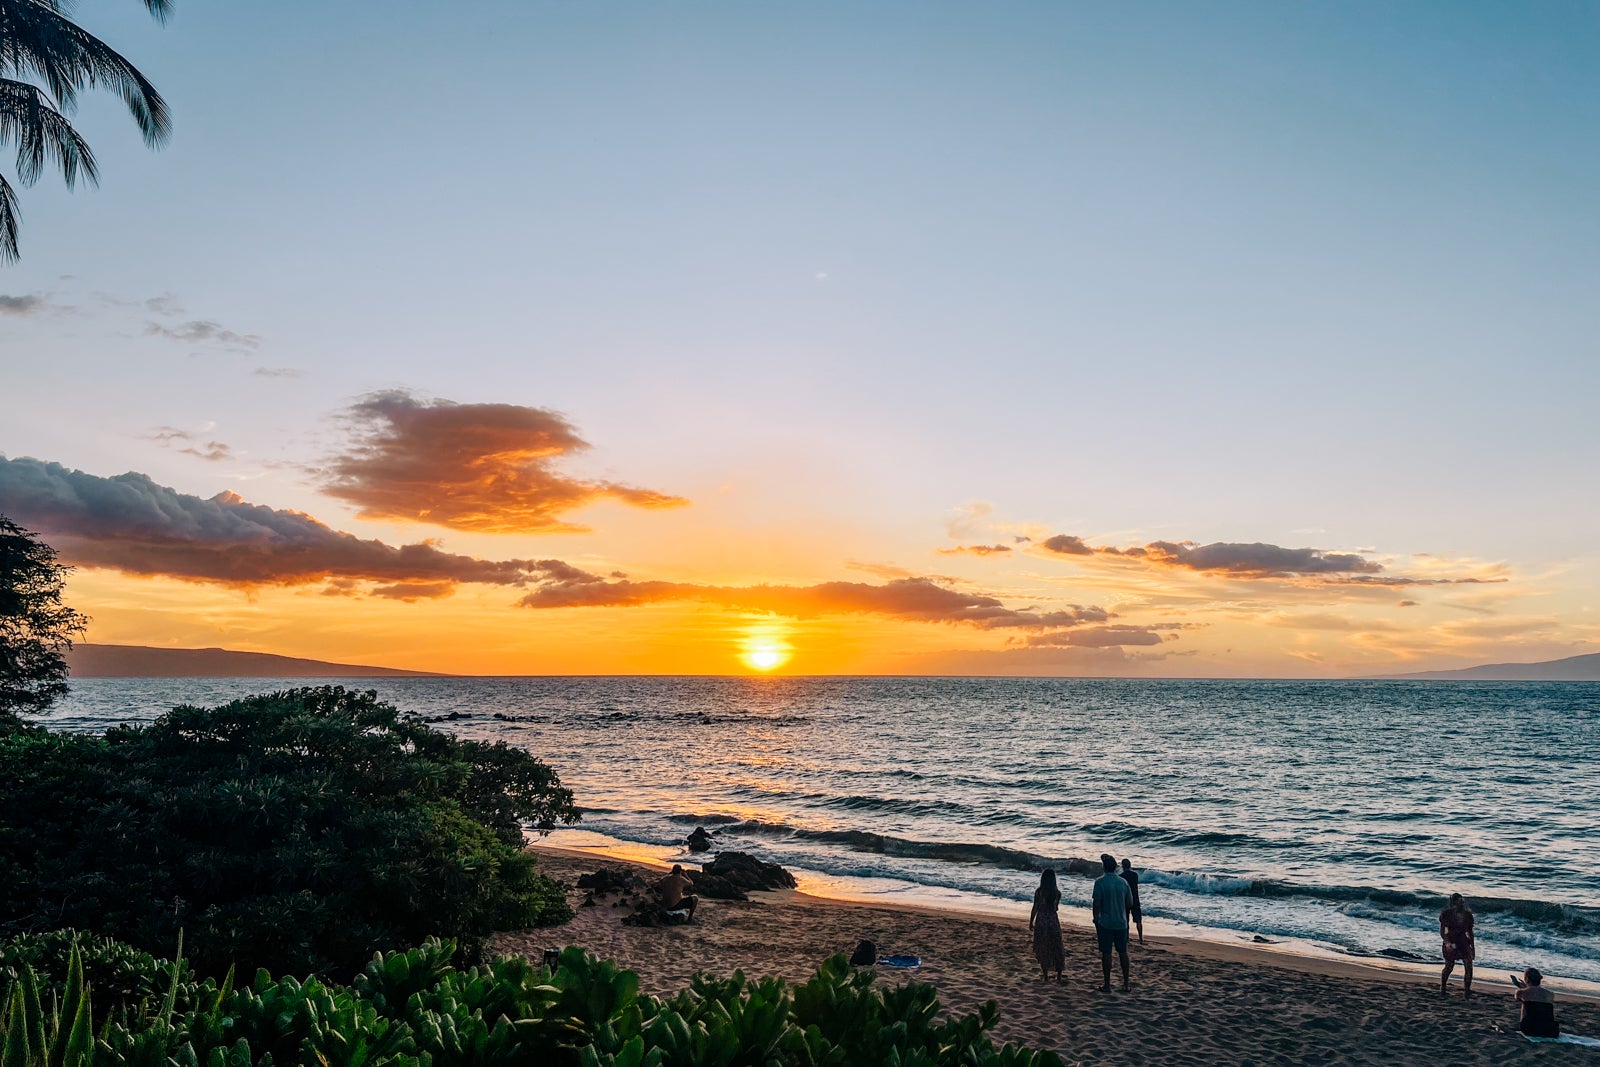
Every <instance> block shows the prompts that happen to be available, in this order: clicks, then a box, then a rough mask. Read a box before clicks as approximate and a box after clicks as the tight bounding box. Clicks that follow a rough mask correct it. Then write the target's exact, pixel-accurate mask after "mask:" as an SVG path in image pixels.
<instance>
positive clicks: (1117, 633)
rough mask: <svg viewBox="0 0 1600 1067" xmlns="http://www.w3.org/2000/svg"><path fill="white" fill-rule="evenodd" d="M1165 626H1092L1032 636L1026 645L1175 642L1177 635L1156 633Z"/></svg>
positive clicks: (1105, 645)
mask: <svg viewBox="0 0 1600 1067" xmlns="http://www.w3.org/2000/svg"><path fill="white" fill-rule="evenodd" d="M1168 628H1169V627H1165V626H1160V625H1157V626H1094V627H1089V628H1086V629H1082V630H1060V631H1056V632H1053V633H1045V634H1034V635H1033V636H1031V637H1029V638H1028V640H1027V643H1028V644H1029V645H1032V646H1035V647H1042V646H1048V645H1070V646H1073V647H1077V648H1120V647H1122V646H1123V645H1159V644H1161V643H1162V642H1163V641H1176V640H1177V639H1178V635H1177V634H1173V633H1167V634H1162V633H1157V632H1156V631H1158V630H1163V629H1168Z"/></svg>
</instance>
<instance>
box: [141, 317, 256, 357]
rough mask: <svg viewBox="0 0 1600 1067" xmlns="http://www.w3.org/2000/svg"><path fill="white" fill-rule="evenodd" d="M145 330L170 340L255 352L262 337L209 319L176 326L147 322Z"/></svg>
mask: <svg viewBox="0 0 1600 1067" xmlns="http://www.w3.org/2000/svg"><path fill="white" fill-rule="evenodd" d="M144 332H145V334H146V335H147V336H150V337H165V338H166V339H167V340H169V341H181V342H183V343H184V344H196V345H213V346H216V347H220V348H228V349H234V350H236V351H249V352H253V351H255V350H256V349H258V348H260V347H261V338H259V337H257V336H256V335H255V334H253V333H238V332H235V331H234V330H229V329H225V328H224V327H223V326H222V325H221V324H219V323H215V322H211V321H210V320H208V319H191V320H189V321H188V322H182V323H179V324H178V325H176V326H168V325H166V324H165V323H161V322H147V323H145V326H144Z"/></svg>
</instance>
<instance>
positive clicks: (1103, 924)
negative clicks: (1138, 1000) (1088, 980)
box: [1091, 853, 1133, 993]
mask: <svg viewBox="0 0 1600 1067" xmlns="http://www.w3.org/2000/svg"><path fill="white" fill-rule="evenodd" d="M1100 864H1101V866H1103V867H1105V869H1106V873H1104V874H1102V875H1101V876H1100V877H1099V878H1096V879H1095V880H1094V903H1093V904H1092V905H1091V910H1092V914H1093V915H1094V936H1095V940H1096V941H1097V942H1099V945H1100V973H1101V976H1102V977H1103V978H1104V981H1103V982H1102V983H1101V984H1100V992H1102V993H1109V992H1111V950H1112V949H1113V948H1115V949H1116V950H1117V955H1118V956H1119V957H1120V958H1121V960H1122V991H1123V992H1124V993H1126V992H1127V991H1128V912H1129V911H1131V910H1132V909H1133V894H1132V893H1131V892H1129V890H1128V883H1127V882H1124V881H1123V880H1122V877H1121V876H1120V875H1119V874H1117V860H1116V857H1115V856H1112V855H1109V854H1107V853H1101V855H1100Z"/></svg>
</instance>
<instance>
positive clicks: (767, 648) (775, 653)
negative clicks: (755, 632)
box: [739, 641, 789, 671]
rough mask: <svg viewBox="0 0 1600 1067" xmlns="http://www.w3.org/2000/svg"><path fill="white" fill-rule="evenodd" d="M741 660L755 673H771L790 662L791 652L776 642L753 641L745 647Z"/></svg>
mask: <svg viewBox="0 0 1600 1067" xmlns="http://www.w3.org/2000/svg"><path fill="white" fill-rule="evenodd" d="M739 658H740V659H742V660H744V663H745V666H747V667H749V668H750V669H751V670H754V671H771V670H776V669H777V668H779V667H781V666H783V665H784V664H785V663H787V662H788V660H789V650H788V649H787V648H785V647H783V646H782V645H780V644H778V643H777V642H776V641H752V642H750V643H749V644H748V645H746V646H745V649H744V651H743V652H741V653H739Z"/></svg>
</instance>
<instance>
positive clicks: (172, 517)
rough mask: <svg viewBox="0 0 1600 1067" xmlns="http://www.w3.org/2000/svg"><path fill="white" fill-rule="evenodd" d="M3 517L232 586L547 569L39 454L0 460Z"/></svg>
mask: <svg viewBox="0 0 1600 1067" xmlns="http://www.w3.org/2000/svg"><path fill="white" fill-rule="evenodd" d="M0 513H3V514H5V515H6V516H7V517H9V518H10V519H12V521H14V522H17V523H20V524H21V525H23V526H27V527H29V528H30V529H33V530H35V531H37V532H38V533H40V534H41V535H43V536H44V537H45V538H46V539H47V540H49V541H50V543H51V544H53V545H54V546H55V547H56V548H57V549H58V550H59V551H60V552H61V554H62V556H63V557H64V558H65V559H66V560H67V561H68V562H72V563H79V564H83V565H85V566H91V567H107V568H111V569H114V570H119V571H124V572H126V573H130V574H149V575H166V576H169V577H173V578H181V579H185V580H188V581H197V582H217V583H221V584H224V585H233V586H252V585H305V584H311V583H316V582H321V581H324V580H326V579H329V578H344V579H356V580H362V581H368V582H379V583H383V584H385V585H391V586H392V585H404V584H406V583H417V582H428V583H444V584H454V583H457V582H474V583H484V584H490V585H509V586H521V585H526V584H527V583H528V582H529V581H530V580H532V579H533V578H535V577H538V576H540V575H542V574H544V573H545V571H544V565H543V564H542V563H540V562H539V561H535V560H519V559H513V560H503V561H491V560H482V559H476V558H473V557H471V556H460V555H455V554H452V553H449V552H445V551H443V550H442V549H440V548H439V547H437V546H436V545H434V544H430V543H428V542H421V543H418V544H410V545H398V546H396V545H390V544H386V543H384V542H382V541H376V540H364V539H362V538H359V537H356V536H355V535H354V534H349V533H343V532H341V531H338V530H335V529H333V528H331V527H329V526H327V525H326V524H324V523H322V522H319V521H317V520H316V519H314V518H312V517H311V516H310V515H306V514H304V513H303V512H298V511H279V510H275V509H273V508H268V507H262V506H260V505H257V504H251V503H248V502H247V501H245V500H244V499H243V498H241V497H240V496H238V495H237V494H236V493H231V492H223V493H218V494H217V495H216V496H214V497H211V498H209V499H202V498H200V497H197V496H190V495H188V494H186V493H179V492H177V491H176V490H173V489H169V488H167V487H166V486H162V485H158V484H156V483H155V482H154V481H152V480H151V479H150V478H149V477H147V476H146V475H143V474H135V473H128V474H120V475H117V476H116V477H113V478H101V477H98V476H96V475H92V474H85V473H84V472H83V471H78V470H71V469H69V468H67V467H63V466H62V465H61V464H59V463H46V462H43V461H41V460H37V459H27V458H23V459H6V458H4V457H3V456H0ZM563 566H564V565H563ZM558 573H559V572H558Z"/></svg>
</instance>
